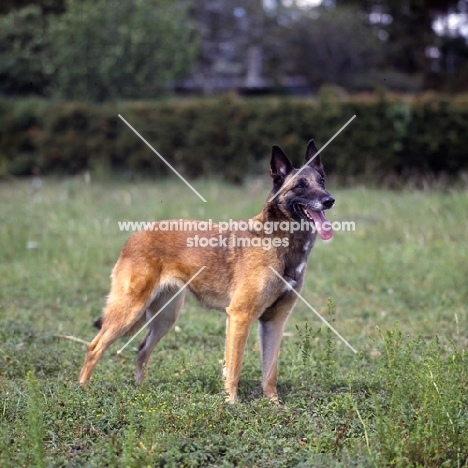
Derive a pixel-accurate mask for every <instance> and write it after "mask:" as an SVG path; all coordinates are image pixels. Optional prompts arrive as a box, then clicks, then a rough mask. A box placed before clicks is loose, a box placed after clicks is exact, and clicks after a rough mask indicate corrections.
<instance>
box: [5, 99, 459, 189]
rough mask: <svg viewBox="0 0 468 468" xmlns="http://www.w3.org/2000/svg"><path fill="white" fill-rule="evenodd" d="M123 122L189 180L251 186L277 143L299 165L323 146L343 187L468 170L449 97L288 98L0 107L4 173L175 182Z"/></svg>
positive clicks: (456, 106) (20, 103)
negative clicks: (117, 175) (119, 175)
mask: <svg viewBox="0 0 468 468" xmlns="http://www.w3.org/2000/svg"><path fill="white" fill-rule="evenodd" d="M118 114H121V115H122V116H123V117H124V118H125V119H126V120H127V121H128V122H129V123H130V124H131V125H132V126H133V127H134V128H135V129H136V130H137V131H138V132H139V133H140V134H141V135H142V136H143V137H144V138H145V139H146V140H147V141H148V142H149V143H150V144H151V145H152V146H153V147H154V148H155V149H157V150H158V151H159V152H160V153H161V154H162V155H163V156H164V157H165V158H166V159H167V160H168V161H169V162H170V163H171V164H172V165H173V166H174V167H175V168H176V169H177V170H178V171H179V172H181V173H182V174H185V175H186V176H188V177H199V176H204V175H213V174H214V175H218V176H221V177H222V178H224V179H225V180H230V181H234V182H240V181H242V180H243V179H244V178H245V177H246V176H248V175H257V174H264V173H265V171H266V170H267V167H268V160H269V156H270V148H271V145H273V144H278V145H280V146H282V147H283V149H284V150H285V151H286V153H287V154H289V155H290V157H291V158H292V160H293V162H294V163H295V164H296V165H298V164H300V163H301V162H302V160H303V157H304V148H305V146H306V143H307V141H308V140H309V139H310V138H314V139H315V141H316V143H317V146H318V147H319V148H320V147H321V146H322V145H324V144H325V143H326V142H327V141H328V140H329V139H330V138H331V137H332V136H333V135H334V134H335V132H337V131H338V130H339V129H340V128H341V127H342V126H343V124H344V123H345V122H347V121H348V120H349V119H350V118H351V117H352V116H353V115H356V116H357V118H356V119H355V120H354V121H353V122H352V123H351V124H350V125H349V127H347V128H346V129H345V130H344V131H343V133H341V134H340V135H339V136H338V137H337V138H336V140H335V141H334V142H333V143H332V144H330V145H329V146H328V147H327V148H326V149H325V150H324V152H323V158H324V159H325V161H326V168H327V172H328V173H334V174H336V175H338V176H339V177H340V178H343V179H345V180H346V179H349V178H351V179H353V178H355V177H360V178H372V179H373V180H374V181H377V182H378V181H380V180H383V179H385V178H386V177H388V176H389V175H391V174H395V173H396V174H402V175H413V174H428V173H429V174H430V173H432V174H439V173H447V174H456V173H457V172H459V171H462V170H465V169H466V168H467V167H468V160H467V158H466V157H465V148H466V147H468V135H467V133H466V132H465V131H464V129H466V128H467V126H468V107H467V106H466V105H464V104H455V103H453V102H449V101H447V100H444V99H440V98H437V99H436V98H431V100H427V101H423V102H420V103H418V102H415V103H410V102H407V101H404V100H391V99H382V98H380V99H377V98H373V99H370V100H367V101H363V102H362V101H352V100H349V101H345V102H341V101H333V102H325V101H324V100H319V101H318V102H315V101H312V100H297V99H286V98H281V99H280V98H268V99H251V100H249V99H239V98H236V97H232V96H225V97H222V98H220V99H215V98H211V99H191V100H186V101H163V102H148V103H144V102H133V103H121V104H119V103H106V104H91V103H76V102H58V103H47V102H45V101H37V100H27V101H24V100H20V101H8V100H3V101H0V174H4V175H5V174H8V173H9V174H16V175H24V174H31V173H34V172H38V171H40V172H41V173H43V174H54V173H56V174H76V173H79V172H82V171H85V170H91V171H93V170H96V169H97V168H99V169H100V168H106V169H110V170H113V171H114V170H115V171H118V172H123V173H126V174H130V175H131V174H144V175H147V176H166V175H168V174H170V173H171V171H170V169H169V168H168V167H167V166H166V165H165V164H164V163H163V162H162V161H161V160H160V159H159V158H158V157H157V156H156V155H155V154H154V153H153V152H152V151H151V150H150V149H149V148H148V147H147V146H146V145H145V144H144V143H143V142H142V141H141V140H140V139H139V138H138V136H137V135H135V134H134V133H133V132H132V131H131V129H129V128H128V127H127V126H126V125H125V123H124V122H123V121H122V120H121V119H120V118H119V117H118Z"/></svg>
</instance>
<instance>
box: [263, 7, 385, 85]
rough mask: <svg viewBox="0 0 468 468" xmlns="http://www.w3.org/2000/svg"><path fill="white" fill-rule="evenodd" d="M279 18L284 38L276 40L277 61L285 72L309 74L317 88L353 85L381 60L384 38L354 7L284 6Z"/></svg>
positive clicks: (277, 64)
mask: <svg viewBox="0 0 468 468" xmlns="http://www.w3.org/2000/svg"><path fill="white" fill-rule="evenodd" d="M278 19H279V20H280V21H281V23H280V24H281V29H282V32H280V34H281V36H282V41H281V42H280V41H278V40H277V41H276V47H278V46H279V47H280V48H279V49H277V57H276V60H275V62H276V66H277V70H280V71H281V73H282V74H283V75H289V76H302V77H305V78H306V79H307V82H308V84H309V86H312V87H315V88H317V87H319V86H321V85H323V84H334V85H339V86H343V87H351V86H353V85H354V82H355V81H356V78H357V77H358V76H359V75H360V74H361V73H363V72H369V71H371V70H372V69H373V68H374V67H376V66H377V64H378V63H379V60H380V57H381V41H380V40H379V38H378V37H377V35H376V34H375V31H374V30H373V29H372V28H371V27H370V26H369V24H368V23H367V22H366V21H365V20H363V19H362V18H361V17H360V16H359V15H358V14H357V12H356V11H354V10H352V9H349V8H336V9H333V10H331V9H328V8H310V9H300V10H294V9H290V10H289V11H287V10H284V9H283V11H282V13H281V16H278ZM272 52H273V51H272V49H270V54H269V55H270V56H272V55H273V53H272Z"/></svg>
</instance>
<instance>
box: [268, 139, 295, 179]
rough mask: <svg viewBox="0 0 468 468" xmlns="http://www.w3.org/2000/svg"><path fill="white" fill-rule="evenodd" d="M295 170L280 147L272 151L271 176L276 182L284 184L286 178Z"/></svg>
mask: <svg viewBox="0 0 468 468" xmlns="http://www.w3.org/2000/svg"><path fill="white" fill-rule="evenodd" d="M293 169H294V166H293V165H292V162H291V161H290V160H289V158H288V157H287V156H286V155H285V154H284V151H283V150H282V149H281V148H280V147H279V146H276V145H275V146H273V148H272V149H271V162H270V175H271V177H273V179H275V182H277V181H278V182H281V183H282V182H283V181H284V179H285V178H286V176H287V175H288V174H289V173H290V172H291V171H292V170H293Z"/></svg>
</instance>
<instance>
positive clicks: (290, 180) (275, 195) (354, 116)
mask: <svg viewBox="0 0 468 468" xmlns="http://www.w3.org/2000/svg"><path fill="white" fill-rule="evenodd" d="M355 118H356V115H353V116H352V117H351V118H350V119H349V120H348V121H347V122H346V123H345V124H344V125H343V126H342V127H341V128H340V129H339V130H338V131H337V132H336V133H335V134H334V135H333V136H332V137H331V138H330V139H329V140H328V141H327V142H326V143H325V144H324V145H323V146H322V147H321V148H320V149H319V150H318V151H317V152H316V153H315V155H314V156H313V157H312V158H310V159H309V160H308V161H307V162H306V163H305V164H304V165H303V166H302V167H301V168H300V169H299V171H297V172H296V174H294V176H293V177H291V179H289V180H288V183H287V184H285V185H283V186H282V187H281V188H280V189H279V190H278V191H277V192H276V193H275V194H274V195H273V196H272V197H271V198H270V199H269V200H268V201H269V202H271V201H273V200H274V199H275V198H276V197H277V196H278V195H279V194H280V193H281V192H282V191H283V190H284V189H285V188H286V187H287V186H288V185H291V182H292V181H293V180H294V179H295V178H296V177H297V176H298V175H299V174H300V173H301V172H302V171H303V170H304V169H305V168H306V167H307V166H308V165H309V163H310V162H311V161H313V160H314V159H315V158H316V157H317V156H318V155H319V154H320V153H321V152H322V151H323V150H324V149H325V148H326V147H327V146H328V145H329V144H330V143H331V142H332V141H333V140H334V139H335V138H336V137H337V136H338V135H339V134H340V133H341V132H342V131H343V130H344V129H345V128H346V127H347V126H348V125H349V124H350V123H351V122H352V121H353V120H354V119H355Z"/></svg>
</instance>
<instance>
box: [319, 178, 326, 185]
mask: <svg viewBox="0 0 468 468" xmlns="http://www.w3.org/2000/svg"><path fill="white" fill-rule="evenodd" d="M320 183H321V184H322V185H323V184H324V183H325V179H324V178H323V177H320Z"/></svg>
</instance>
